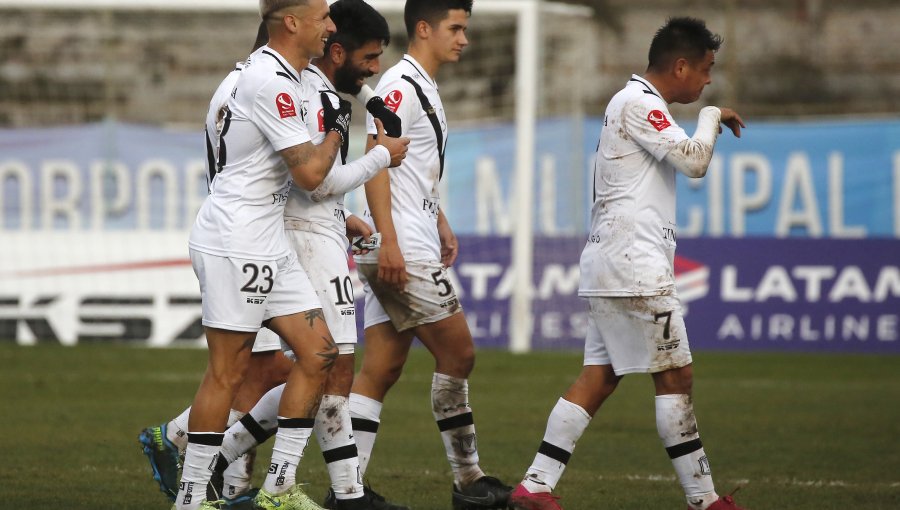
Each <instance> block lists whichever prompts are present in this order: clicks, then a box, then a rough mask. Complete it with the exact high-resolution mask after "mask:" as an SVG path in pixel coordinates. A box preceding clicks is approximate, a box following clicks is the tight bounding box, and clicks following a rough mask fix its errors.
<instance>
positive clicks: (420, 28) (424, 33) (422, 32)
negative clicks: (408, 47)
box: [416, 19, 431, 39]
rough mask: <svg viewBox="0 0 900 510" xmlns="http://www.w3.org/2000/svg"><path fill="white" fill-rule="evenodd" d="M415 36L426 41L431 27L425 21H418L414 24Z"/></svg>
mask: <svg viewBox="0 0 900 510" xmlns="http://www.w3.org/2000/svg"><path fill="white" fill-rule="evenodd" d="M416 35H417V36H418V37H419V38H420V39H428V37H429V36H430V35H431V25H429V24H428V22H427V21H425V20H423V19H420V20H419V21H417V22H416Z"/></svg>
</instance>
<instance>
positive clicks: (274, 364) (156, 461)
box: [138, 22, 361, 501]
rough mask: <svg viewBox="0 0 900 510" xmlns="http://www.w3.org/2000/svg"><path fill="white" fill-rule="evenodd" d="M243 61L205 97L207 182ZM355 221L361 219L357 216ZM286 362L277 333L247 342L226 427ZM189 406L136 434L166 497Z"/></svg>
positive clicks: (234, 469)
mask: <svg viewBox="0 0 900 510" xmlns="http://www.w3.org/2000/svg"><path fill="white" fill-rule="evenodd" d="M268 41H269V33H268V30H266V23H265V22H262V23H260V25H259V30H258V32H257V36H256V41H255V42H254V44H253V50H252V53H256V52H257V50H259V49H260V48H261V47H262V46H264V45H265V44H266V43H267V42H268ZM244 65H245V62H238V63H236V64H235V68H234V69H233V70H232V71H231V73H229V74H228V76H226V77H225V79H224V80H223V81H222V83H221V84H220V85H219V87H218V89H216V92H215V93H214V94H213V98H212V101H210V106H209V111H208V113H207V117H206V152H207V169H208V170H209V182H210V183H211V182H212V179H213V178H214V177H215V174H216V170H217V167H216V154H215V149H214V146H213V144H214V141H215V139H216V136H217V135H216V132H217V129H218V128H217V125H219V124H221V122H222V120H223V119H222V118H220V116H221V115H224V111H225V110H224V108H223V107H224V106H226V104H227V102H228V97H229V96H230V95H231V92H232V90H234V86H235V84H236V83H237V79H238V76H239V75H240V72H241V70H242V69H243V68H244ZM359 221H360V222H361V220H359ZM291 365H292V362H291V361H290V360H288V359H287V358H286V357H285V356H284V355H283V354H282V353H281V343H280V341H279V340H278V337H277V335H259V336H258V337H257V339H256V341H255V342H254V344H253V349H252V352H251V355H250V362H249V367H248V369H247V376H246V378H245V379H244V382H243V383H242V384H241V387H240V389H239V390H238V393H237V396H236V397H235V398H234V401H233V402H232V404H231V410H230V411H229V413H228V420H227V422H226V425H227V426H229V427H230V426H231V425H233V424H234V423H235V422H237V421H238V420H240V419H241V418H242V417H243V416H244V415H245V414H247V412H248V411H250V409H251V408H252V407H253V406H254V405H255V404H256V402H257V401H258V400H259V399H260V398H261V397H262V396H263V395H264V394H265V393H266V392H267V391H269V390H270V389H272V388H273V387H275V386H278V385H279V384H283V383H284V381H285V380H286V379H287V376H288V374H289V373H290V368H291ZM276 405H277V402H276ZM190 410H191V408H190V407H188V408H187V409H185V410H184V411H183V412H182V413H181V414H179V415H178V416H177V417H175V418H173V419H172V420H170V421H168V422H166V423H164V424H162V425H158V426H153V427H147V428H145V429H144V430H143V431H141V434H140V436H139V437H138V440H139V441H140V443H141V445H142V447H143V450H144V454H145V455H147V458H148V460H149V462H150V467H151V471H152V473H153V478H154V479H155V480H156V481H157V482H158V483H159V487H160V490H161V491H162V492H163V493H164V494H165V495H166V496H168V497H169V499H170V500H172V501H175V496H176V495H177V494H178V469H179V464H180V461H179V458H180V456H181V455H183V454H184V450H185V449H186V448H187V442H188V418H189V416H190ZM252 465H253V453H252V452H251V453H247V454H245V455H243V456H242V458H241V459H240V461H239V462H234V463H232V464H231V466H230V467H229V469H228V471H227V472H226V474H225V477H226V479H228V480H229V481H230V482H231V483H232V485H231V486H226V487H225V489H226V492H225V494H226V495H227V494H232V495H237V494H240V493H242V492H245V491H247V490H248V489H249V488H250V475H251V473H252Z"/></svg>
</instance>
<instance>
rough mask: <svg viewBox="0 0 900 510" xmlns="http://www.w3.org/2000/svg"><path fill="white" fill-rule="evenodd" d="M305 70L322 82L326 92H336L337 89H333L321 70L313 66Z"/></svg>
mask: <svg viewBox="0 0 900 510" xmlns="http://www.w3.org/2000/svg"><path fill="white" fill-rule="evenodd" d="M306 70H307V71H309V72H311V73H315V74H316V75H317V76H318V77H319V78H320V79H321V80H322V82H323V83H324V84H325V86H326V87H327V88H328V90H330V91H331V92H337V89H336V88H334V85H332V84H331V80H329V79H328V77H327V76H325V73H323V72H322V70H321V69H319V68H318V67H316V66H315V65H313V64H310V65H308V66H307V67H306Z"/></svg>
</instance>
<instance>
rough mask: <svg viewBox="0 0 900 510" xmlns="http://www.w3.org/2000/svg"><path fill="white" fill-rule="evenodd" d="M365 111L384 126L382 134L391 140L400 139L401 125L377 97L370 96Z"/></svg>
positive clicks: (398, 119)
mask: <svg viewBox="0 0 900 510" xmlns="http://www.w3.org/2000/svg"><path fill="white" fill-rule="evenodd" d="M366 110H368V111H369V113H371V114H372V116H373V117H375V119H377V120H380V121H381V123H382V124H384V132H385V133H387V135H388V136H390V137H392V138H400V134H401V133H402V132H403V131H402V129H403V123H402V122H401V121H400V117H398V116H397V114H396V113H394V112H392V111H391V110H390V109H389V108H388V107H387V106H386V105H385V104H384V100H383V99H381V98H380V97H378V96H372V99H369V101H368V102H366Z"/></svg>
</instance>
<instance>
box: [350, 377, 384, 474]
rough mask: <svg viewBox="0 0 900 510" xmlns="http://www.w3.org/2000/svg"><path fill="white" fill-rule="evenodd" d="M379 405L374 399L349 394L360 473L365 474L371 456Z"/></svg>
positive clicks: (376, 428)
mask: <svg viewBox="0 0 900 510" xmlns="http://www.w3.org/2000/svg"><path fill="white" fill-rule="evenodd" d="M381 407H382V404H381V402H379V401H377V400H375V399H371V398H369V397H364V396H362V395H359V394H356V393H351V394H350V421H351V422H352V424H353V435H354V438H355V439H356V450H357V453H358V455H359V472H360V475H365V474H366V468H368V467H369V459H371V458H372V449H373V448H375V438H376V436H377V435H378V425H379V423H380V420H379V417H380V416H381Z"/></svg>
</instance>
